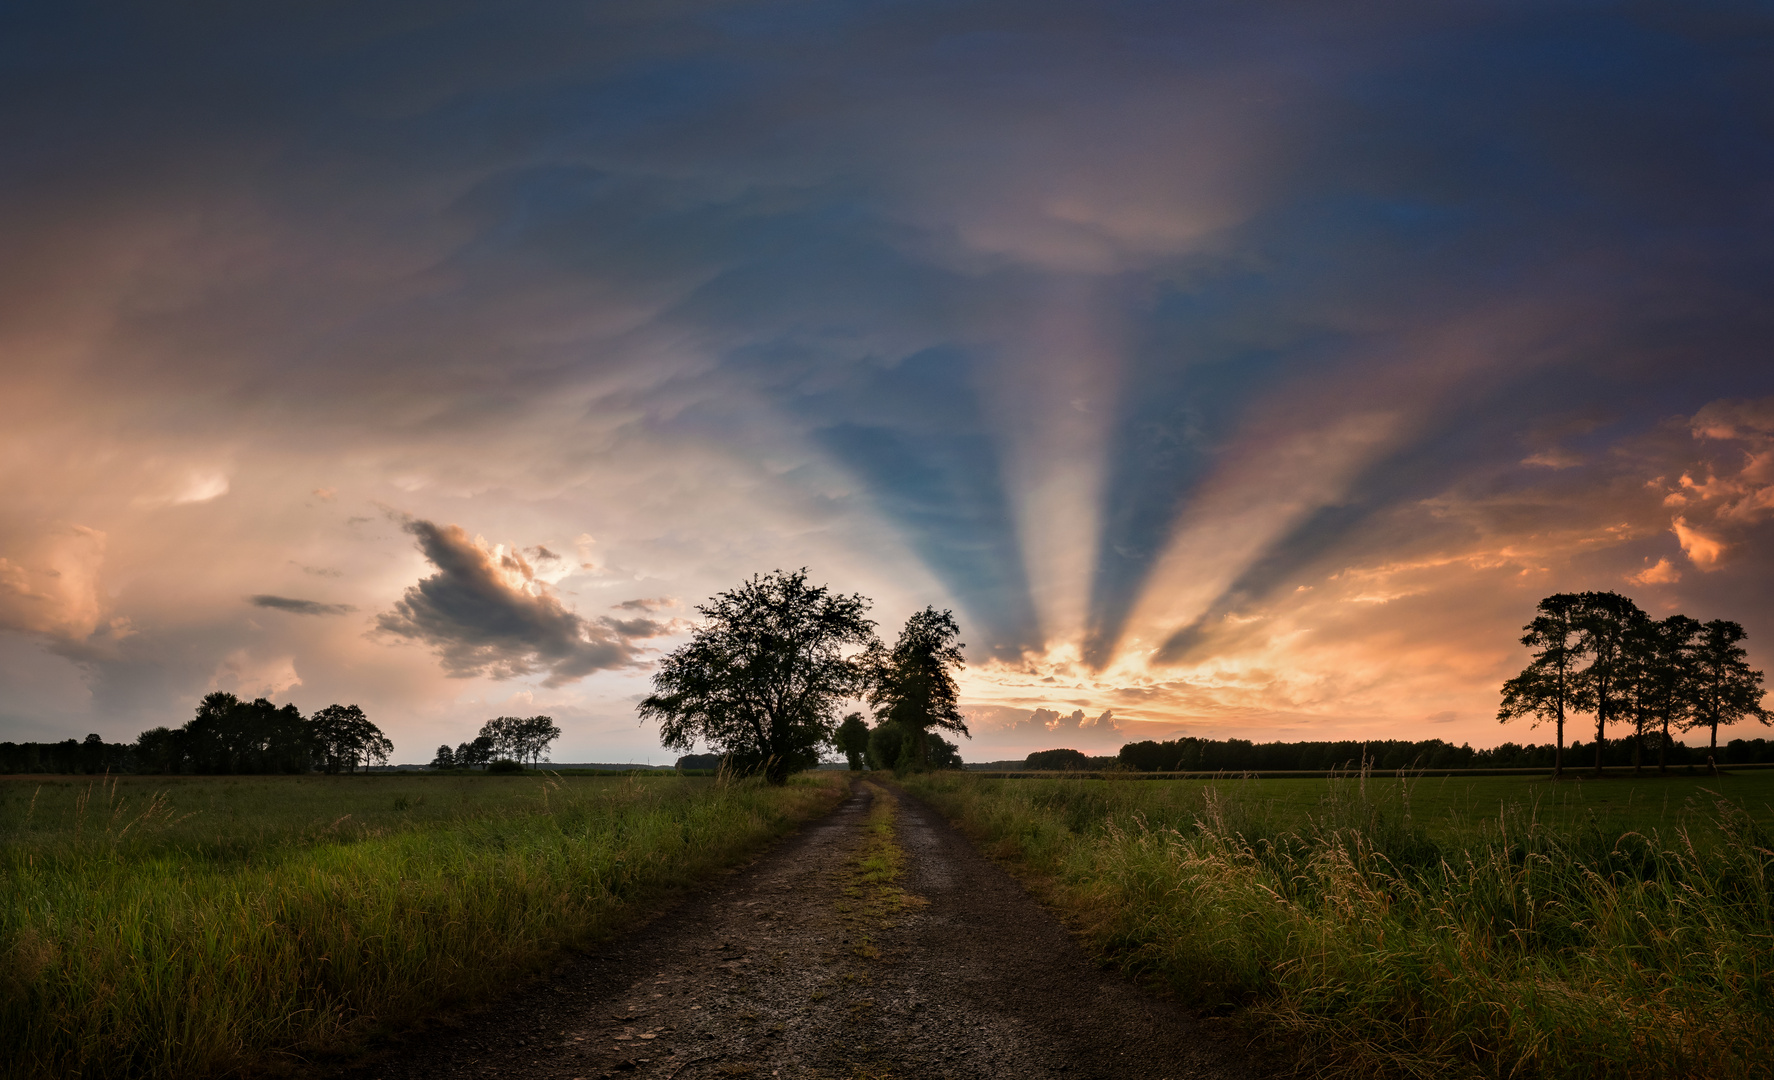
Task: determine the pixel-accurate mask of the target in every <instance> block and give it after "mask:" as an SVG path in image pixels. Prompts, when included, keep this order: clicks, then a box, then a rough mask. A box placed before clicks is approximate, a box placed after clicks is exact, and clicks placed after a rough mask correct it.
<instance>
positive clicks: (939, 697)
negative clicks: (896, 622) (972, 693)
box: [869, 607, 971, 767]
mask: <svg viewBox="0 0 1774 1080" xmlns="http://www.w3.org/2000/svg"><path fill="white" fill-rule="evenodd" d="M960 634H961V628H960V627H958V626H956V625H955V617H954V614H953V613H952V612H948V611H941V612H939V611H937V610H936V609H935V608H933V607H927V608H925V609H924V610H923V611H920V612H918V613H917V614H915V615H913V616H912V617H911V618H909V619H907V620H906V624H905V629H903V630H901V631H900V634H899V640H898V641H897V642H895V643H894V645H893V651H892V652H891V653H888V654H886V655H885V656H884V657H878V658H876V660H875V664H876V667H875V671H874V679H873V682H874V685H873V686H871V687H870V688H869V703H870V704H872V705H873V706H874V707H875V717H876V719H878V720H880V721H882V722H884V723H892V724H898V725H899V726H900V727H902V728H904V729H905V730H906V731H908V732H911V733H914V734H915V737H914V738H913V739H912V740H911V744H910V745H911V747H912V760H911V761H910V762H908V764H912V765H915V766H917V767H923V766H925V765H928V764H929V753H928V751H929V743H928V741H927V740H926V739H925V738H924V733H925V732H926V731H928V730H930V729H931V728H933V727H938V728H945V729H947V730H949V731H956V732H959V733H961V734H962V735H968V731H967V720H966V718H964V717H963V716H962V715H961V710H960V707H959V703H960V697H961V691H960V688H959V687H958V686H956V685H955V677H954V676H953V675H952V674H950V669H951V668H953V669H957V670H958V669H960V668H961V667H962V666H963V665H964V663H965V661H964V660H963V659H962V657H961V650H962V649H963V648H964V647H965V646H964V645H962V644H961V643H960V642H958V641H956V640H955V639H956V638H957V637H959V636H960ZM969 737H971V736H969Z"/></svg>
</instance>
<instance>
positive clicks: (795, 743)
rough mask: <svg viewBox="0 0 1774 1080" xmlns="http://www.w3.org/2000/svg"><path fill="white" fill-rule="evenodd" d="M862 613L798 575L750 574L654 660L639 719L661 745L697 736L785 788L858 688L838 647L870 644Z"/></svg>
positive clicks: (853, 602)
mask: <svg viewBox="0 0 1774 1080" xmlns="http://www.w3.org/2000/svg"><path fill="white" fill-rule="evenodd" d="M868 608H869V602H868V601H867V600H866V599H864V598H863V597H861V596H856V595H852V596H841V595H837V594H834V593H832V592H830V591H829V590H828V589H827V588H826V587H825V586H823V585H821V586H811V585H808V584H807V571H806V570H805V569H802V570H799V571H796V572H794V573H783V572H782V571H780V570H779V571H777V572H775V573H773V574H770V575H768V576H755V575H754V576H753V577H752V579H751V580H750V581H748V582H745V583H744V584H742V585H740V586H739V587H738V588H735V589H732V590H729V591H727V592H724V593H720V594H719V595H717V596H716V597H715V598H714V599H713V600H711V601H709V602H708V603H707V604H705V605H702V606H700V607H698V608H697V609H696V610H697V611H698V612H700V613H701V614H702V616H703V617H704V618H705V619H706V620H707V621H706V622H705V623H704V624H703V625H702V626H700V627H698V628H697V629H696V630H695V631H694V632H693V633H692V636H691V639H690V640H689V641H688V642H687V643H685V644H684V645H682V646H681V647H679V648H678V649H676V650H675V651H673V652H672V653H671V654H669V655H668V656H666V657H665V658H664V659H663V660H661V661H660V663H659V670H658V672H657V673H656V674H655V675H654V676H653V693H652V694H651V695H650V696H649V697H647V698H646V699H645V700H643V701H642V702H641V704H640V714H641V716H642V717H643V718H644V719H649V720H657V721H659V724H660V732H659V734H660V739H661V741H662V742H664V744H665V745H666V746H668V747H671V748H673V749H680V750H689V749H692V748H693V747H694V746H695V745H696V742H697V740H698V739H702V740H704V741H706V742H708V743H709V744H710V745H711V746H713V747H715V748H717V749H721V750H724V751H725V752H726V753H728V754H729V755H730V760H731V761H733V763H734V764H735V765H736V766H737V767H739V768H741V769H762V770H763V771H764V774H765V776H766V777H767V778H768V779H769V781H770V782H771V783H772V784H780V783H783V782H785V781H786V780H787V779H788V776H789V774H790V773H791V772H794V771H796V770H798V769H802V768H807V767H809V766H811V765H813V764H816V763H817V762H818V760H819V751H818V747H819V746H821V745H822V744H825V743H829V742H830V741H831V738H832V734H833V727H834V726H835V724H836V721H837V715H836V714H837V710H838V706H839V705H840V704H841V703H842V702H844V701H845V700H846V699H849V698H853V697H855V696H856V695H857V694H858V693H859V692H861V691H862V690H863V689H864V686H865V684H866V682H867V675H868V666H867V665H866V664H865V663H864V662H863V660H862V658H861V657H859V656H856V655H847V654H846V653H845V651H844V650H845V649H862V650H867V649H868V648H869V647H870V646H873V645H876V640H875V635H874V626H875V624H874V623H873V622H872V621H870V620H869V619H867V618H866V617H865V613H866V612H867V611H868Z"/></svg>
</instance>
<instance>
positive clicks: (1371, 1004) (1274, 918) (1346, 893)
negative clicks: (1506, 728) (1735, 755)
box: [904, 773, 1774, 1078]
mask: <svg viewBox="0 0 1774 1080" xmlns="http://www.w3.org/2000/svg"><path fill="white" fill-rule="evenodd" d="M904 785H905V787H906V788H907V789H908V790H910V791H911V792H913V793H914V794H917V795H918V796H920V797H922V798H924V799H926V800H927V801H929V802H930V803H932V804H933V805H935V806H937V807H938V808H940V809H941V810H942V811H943V812H945V813H946V814H947V815H948V816H949V817H950V818H951V819H954V820H956V821H958V822H960V823H961V824H962V825H963V826H964V827H965V828H966V829H968V830H969V831H970V832H971V834H972V835H973V836H974V837H975V838H976V839H977V840H979V841H980V842H982V844H983V845H984V846H985V847H986V848H987V849H988V850H990V851H992V852H993V853H995V854H996V855H998V856H1000V857H1003V858H1005V859H1007V860H1009V861H1011V862H1013V863H1015V864H1018V865H1020V866H1021V867H1022V868H1024V869H1025V870H1026V871H1027V872H1028V873H1029V874H1030V875H1031V876H1032V877H1033V878H1034V879H1035V881H1036V883H1037V884H1038V886H1039V887H1040V888H1041V890H1042V891H1043V892H1045V894H1046V895H1047V896H1048V898H1049V899H1050V900H1051V901H1052V902H1054V903H1055V904H1056V905H1057V906H1059V907H1060V908H1061V909H1062V910H1064V911H1066V912H1068V913H1069V914H1070V915H1071V917H1072V918H1073V920H1074V922H1075V923H1076V924H1077V925H1079V926H1080V927H1081V928H1082V929H1083V930H1084V932H1085V934H1086V935H1087V937H1088V939H1089V940H1090V941H1091V942H1092V943H1093V944H1094V946H1095V947H1096V948H1097V950H1098V951H1099V952H1100V953H1101V954H1102V955H1104V956H1105V957H1109V958H1112V959H1114V960H1115V961H1117V962H1119V963H1120V964H1121V965H1123V966H1124V967H1125V968H1126V969H1127V970H1129V971H1130V972H1132V973H1135V974H1137V975H1141V976H1144V977H1147V978H1151V979H1155V980H1158V981H1160V982H1162V983H1163V984H1164V985H1166V986H1167V987H1168V988H1170V989H1171V990H1172V991H1173V992H1174V993H1175V994H1177V995H1178V996H1179V997H1180V998H1181V999H1183V1000H1184V1001H1186V1002H1188V1003H1189V1004H1191V1005H1193V1006H1195V1007H1196V1008H1200V1009H1206V1010H1214V1011H1230V1012H1235V1013H1237V1014H1238V1015H1240V1016H1241V1017H1243V1018H1244V1019H1245V1020H1246V1021H1248V1022H1250V1023H1252V1024H1254V1025H1260V1026H1262V1027H1263V1028H1265V1029H1268V1030H1271V1031H1273V1030H1275V1029H1277V1028H1279V1029H1281V1030H1283V1031H1285V1032H1287V1033H1288V1034H1289V1035H1290V1036H1291V1037H1292V1038H1293V1040H1294V1041H1295V1043H1296V1045H1298V1046H1299V1047H1300V1048H1301V1059H1300V1060H1301V1061H1302V1063H1304V1064H1305V1067H1306V1068H1307V1069H1308V1070H1325V1071H1329V1072H1333V1073H1342V1074H1345V1075H1356V1074H1360V1075H1373V1074H1390V1075H1408V1076H1422V1077H1430V1076H1434V1077H1438V1078H1445V1077H1454V1076H1472V1077H1575V1076H1582V1077H1690V1076H1691V1077H1701V1076H1708V1077H1737V1076H1756V1077H1766V1076H1774V1059H1770V1057H1769V1056H1768V1054H1767V1048H1768V1047H1769V1046H1774V893H1771V890H1770V884H1771V882H1770V870H1771V868H1774V850H1771V849H1774V841H1771V839H1770V829H1769V825H1768V821H1769V818H1770V817H1771V816H1774V812H1771V811H1770V809H1769V806H1768V804H1769V803H1770V802H1774V776H1768V775H1767V774H1746V775H1743V776H1727V777H1722V778H1716V779H1713V778H1708V779H1703V780H1688V779H1685V778H1684V779H1679V780H1678V779H1669V780H1656V779H1645V780H1639V781H1627V780H1612V781H1605V782H1601V783H1595V784H1590V785H1576V784H1560V785H1556V786H1555V785H1551V784H1547V783H1545V782H1539V783H1533V782H1530V781H1527V780H1525V779H1520V778H1505V777H1496V778H1474V779H1471V780H1457V781H1448V782H1447V783H1443V782H1442V781H1440V780H1429V779H1425V780H1420V781H1417V782H1415V783H1410V782H1407V781H1402V780H1399V779H1396V778H1386V779H1380V778H1375V777H1371V776H1370V777H1361V776H1352V777H1347V778H1339V779H1333V780H1329V781H1326V780H1259V781H1236V780H1234V781H1220V782H1202V781H1147V782H1143V783H1127V782H1118V781H1102V780H1094V781H1093V780H1014V781H1007V780H981V779H977V778H973V777H968V776H966V775H964V774H953V773H939V774H930V775H926V776H922V777H908V778H907V779H906V780H905V781H904Z"/></svg>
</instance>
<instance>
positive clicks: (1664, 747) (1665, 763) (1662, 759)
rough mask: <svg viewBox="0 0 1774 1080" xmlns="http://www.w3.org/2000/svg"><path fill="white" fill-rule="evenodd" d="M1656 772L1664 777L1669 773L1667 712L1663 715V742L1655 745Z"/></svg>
mask: <svg viewBox="0 0 1774 1080" xmlns="http://www.w3.org/2000/svg"><path fill="white" fill-rule="evenodd" d="M1657 772H1658V774H1659V775H1664V774H1667V773H1668V772H1669V712H1668V711H1667V710H1665V711H1664V713H1663V741H1662V742H1659V743H1658V744H1657Z"/></svg>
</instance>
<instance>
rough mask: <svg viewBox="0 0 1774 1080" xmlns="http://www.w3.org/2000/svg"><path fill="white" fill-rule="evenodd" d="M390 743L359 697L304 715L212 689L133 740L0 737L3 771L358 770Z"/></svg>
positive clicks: (382, 755)
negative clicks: (171, 724)
mask: <svg viewBox="0 0 1774 1080" xmlns="http://www.w3.org/2000/svg"><path fill="white" fill-rule="evenodd" d="M393 751H394V744H393V743H391V742H389V741H388V737H387V736H385V735H383V734H382V730H381V729H380V728H378V727H377V726H376V725H375V724H373V723H371V722H370V720H369V718H368V717H366V716H365V715H364V713H363V710H362V709H360V708H358V707H357V706H356V705H329V706H327V707H326V708H324V709H321V710H320V711H319V712H317V713H315V714H314V715H313V716H308V717H304V716H303V715H302V713H301V711H300V710H299V709H297V708H296V706H295V705H293V704H286V705H282V706H279V705H274V704H272V703H271V702H269V701H267V700H266V699H264V698H257V699H255V700H252V701H241V700H240V699H239V698H237V697H235V696H234V695H233V694H229V693H213V694H209V695H208V696H206V697H205V698H204V699H203V701H201V702H200V703H199V704H198V706H197V714H196V715H195V716H193V717H192V718H191V719H190V720H188V721H186V722H185V723H184V724H183V725H181V726H180V727H176V728H167V727H156V728H150V729H148V730H147V731H144V732H142V733H141V735H139V736H137V738H136V741H135V742H134V743H107V742H105V741H103V740H102V739H100V738H99V736H97V735H88V736H87V737H86V741H84V742H75V741H74V740H73V739H68V740H67V741H65V742H59V743H0V772H9V773H21V772H48V773H103V772H130V773H169V774H170V773H192V774H208V775H225V774H244V773H305V772H324V773H339V772H356V771H357V769H358V767H359V766H366V767H367V766H370V765H380V764H386V763H387V761H388V755H389V754H391V753H393Z"/></svg>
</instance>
